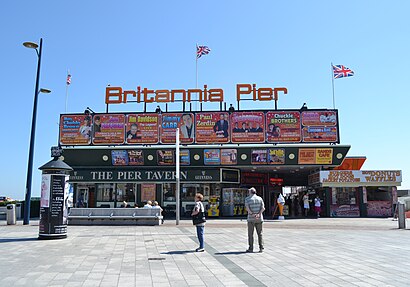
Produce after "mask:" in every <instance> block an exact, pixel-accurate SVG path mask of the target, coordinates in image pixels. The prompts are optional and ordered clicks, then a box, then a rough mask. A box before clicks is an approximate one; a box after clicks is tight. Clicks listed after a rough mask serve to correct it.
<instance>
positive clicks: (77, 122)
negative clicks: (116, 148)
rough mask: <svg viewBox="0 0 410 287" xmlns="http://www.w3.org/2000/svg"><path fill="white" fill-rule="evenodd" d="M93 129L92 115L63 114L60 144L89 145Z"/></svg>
mask: <svg viewBox="0 0 410 287" xmlns="http://www.w3.org/2000/svg"><path fill="white" fill-rule="evenodd" d="M91 130H92V128H91V116H89V115H62V116H61V117H60V144H61V145H89V144H90V143H91Z"/></svg>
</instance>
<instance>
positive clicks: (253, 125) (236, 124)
mask: <svg viewBox="0 0 410 287" xmlns="http://www.w3.org/2000/svg"><path fill="white" fill-rule="evenodd" d="M230 122H231V141H232V143H263V142H265V133H264V127H265V114H264V113H263V112H234V113H232V114H231V119H230Z"/></svg>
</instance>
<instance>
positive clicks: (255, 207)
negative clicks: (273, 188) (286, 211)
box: [245, 187, 265, 252]
mask: <svg viewBox="0 0 410 287" xmlns="http://www.w3.org/2000/svg"><path fill="white" fill-rule="evenodd" d="M248 194H249V196H248V197H246V198H245V207H246V210H247V211H248V243H249V248H248V249H247V250H246V252H253V233H254V229H256V233H257V234H258V243H259V252H263V238H262V223H263V215H262V212H263V211H264V210H265V204H264V203H263V199H262V198H261V197H260V196H258V195H256V189H255V188H254V187H251V188H250V189H249V190H248Z"/></svg>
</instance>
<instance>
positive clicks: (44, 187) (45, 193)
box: [40, 174, 51, 207]
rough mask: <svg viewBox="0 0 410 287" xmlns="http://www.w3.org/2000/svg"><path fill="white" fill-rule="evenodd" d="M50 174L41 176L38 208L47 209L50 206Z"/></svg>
mask: <svg viewBox="0 0 410 287" xmlns="http://www.w3.org/2000/svg"><path fill="white" fill-rule="evenodd" d="M50 180H51V175H50V174H43V175H41V199H40V207H49V204H50Z"/></svg>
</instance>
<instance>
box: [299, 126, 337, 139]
mask: <svg viewBox="0 0 410 287" xmlns="http://www.w3.org/2000/svg"><path fill="white" fill-rule="evenodd" d="M302 134H303V142H337V128H336V127H303V131H302Z"/></svg>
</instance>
